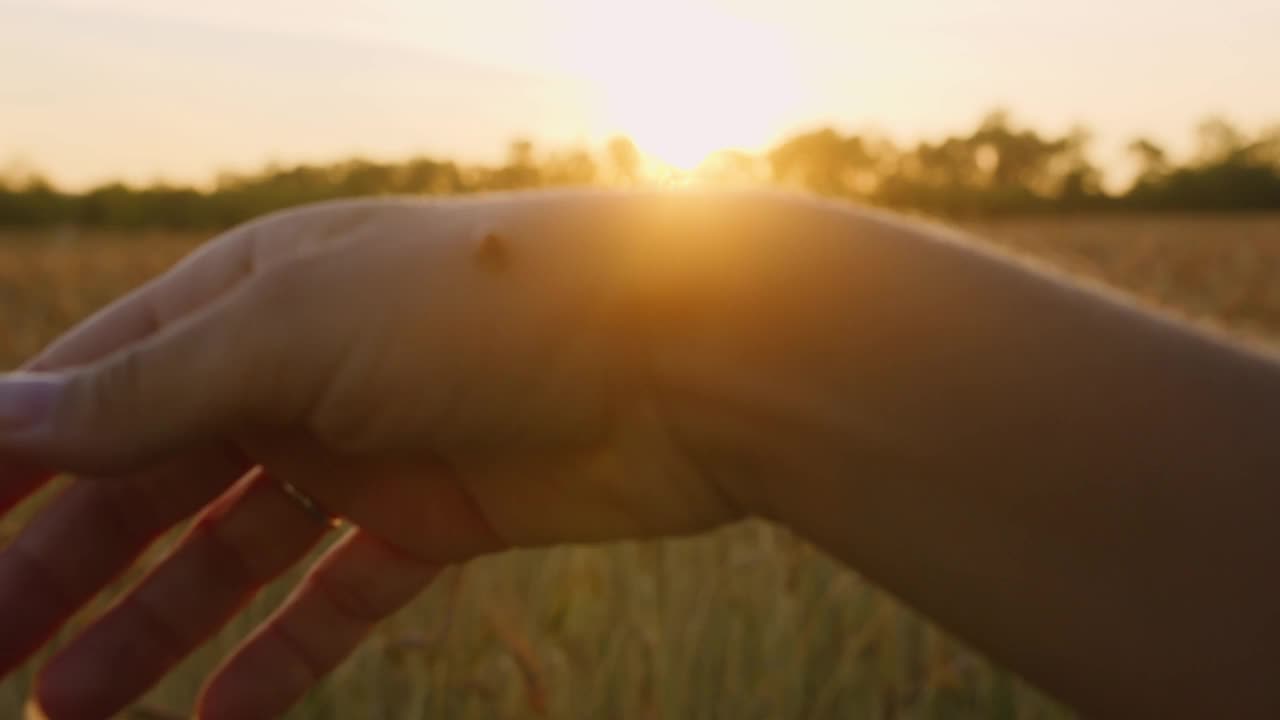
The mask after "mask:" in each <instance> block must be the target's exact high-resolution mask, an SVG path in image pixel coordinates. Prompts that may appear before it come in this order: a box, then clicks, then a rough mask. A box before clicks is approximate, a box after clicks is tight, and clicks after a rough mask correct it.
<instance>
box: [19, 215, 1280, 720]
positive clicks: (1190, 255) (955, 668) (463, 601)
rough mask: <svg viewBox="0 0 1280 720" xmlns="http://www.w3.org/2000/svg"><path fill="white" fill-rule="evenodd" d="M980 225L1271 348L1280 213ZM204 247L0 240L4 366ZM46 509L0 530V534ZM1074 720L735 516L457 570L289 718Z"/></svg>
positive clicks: (145, 710)
mask: <svg viewBox="0 0 1280 720" xmlns="http://www.w3.org/2000/svg"><path fill="white" fill-rule="evenodd" d="M971 229H972V230H974V231H975V232H976V233H979V234H981V235H982V236H984V237H987V238H990V239H992V240H995V241H996V242H997V243H999V244H1001V245H1003V246H1006V247H1010V248H1013V249H1015V250H1016V251H1018V252H1022V253H1027V254H1030V255H1034V256H1038V257H1041V258H1045V259H1047V260H1049V261H1050V262H1051V263H1053V264H1056V265H1060V266H1063V267H1065V268H1067V269H1068V270H1070V271H1071V272H1073V273H1077V274H1082V275H1087V276H1091V277H1093V278H1097V279H1100V280H1103V281H1105V282H1108V283H1111V284H1115V285H1118V286H1120V287H1123V288H1126V289H1128V290H1131V291H1134V292H1136V293H1137V294H1138V295H1140V296H1141V297H1143V298H1145V299H1146V300H1148V301H1151V302H1153V303H1156V304H1160V305H1162V306H1166V307H1169V308H1172V309H1175V310H1176V311H1178V312H1181V313H1184V314H1186V315H1188V316H1190V317H1192V318H1195V319H1197V320H1200V321H1207V322H1212V323H1215V324H1219V325H1223V326H1225V327H1227V328H1230V329H1232V330H1233V331H1238V332H1243V333H1246V334H1248V335H1250V336H1252V337H1255V338H1260V339H1262V340H1264V341H1268V340H1271V339H1280V217H1276V216H1232V217H1177V216H1168V215H1165V216H1161V217H1158V218H1155V217H1151V218H1144V217H1105V218H1088V217H1083V218H1078V219H1043V220H1003V221H993V222H989V223H985V224H982V225H981V226H974V227H972V228H971ZM200 240H201V238H196V237H180V236H172V235H162V234H157V235H152V236H139V235H130V236H124V235H112V234H110V233H104V232H85V233H79V232H75V231H69V230H62V231H41V232H38V233H25V234H19V233H8V234H5V233H4V232H2V231H0V366H2V367H6V368H7V367H12V366H14V365H16V364H17V363H19V362H20V361H21V360H22V359H23V358H24V357H26V356H27V355H29V354H30V353H32V352H34V351H35V350H36V349H38V348H39V347H40V346H41V345H42V344H43V343H45V342H47V341H48V340H49V339H50V338H52V337H53V336H54V335H56V334H57V333H58V332H59V331H61V330H63V329H65V328H67V327H68V326H69V325H71V324H72V323H73V322H75V321H76V320H77V319H78V318H81V317H83V316H84V315H85V314H86V313H88V312H90V311H91V310H93V309H94V308H96V307H98V306H99V305H101V304H102V303H104V302H106V301H107V300H109V299H110V298H112V297H115V296H116V295H118V294H119V293H121V292H123V291H124V290H126V289H127V288H129V287H131V286H133V285H135V284H137V283H138V282H140V281H142V280H143V279H145V278H147V277H149V276H151V275H153V274H155V273H157V272H159V271H161V270H162V269H163V268H165V267H166V266H168V265H169V264H171V263H172V262H173V261H174V260H175V259H177V258H178V257H180V256H181V255H182V254H183V253H185V252H186V251H187V250H189V249H190V248H191V247H192V246H193V245H194V244H196V243H197V242H199V241H200ZM38 504H39V499H38V498H37V499H36V500H35V501H33V502H31V503H28V504H27V505H25V506H23V507H21V508H19V509H18V511H16V512H15V513H13V515H12V516H11V517H9V518H6V519H5V520H3V521H0V540H3V538H6V537H9V536H11V535H12V534H13V533H14V532H15V531H16V528H17V527H18V526H19V525H20V522H21V518H22V517H24V516H26V515H29V513H30V512H33V511H34V510H35V509H36V507H37V506H38ZM160 545H161V546H160V547H157V548H156V550H155V552H153V553H152V554H151V556H149V557H150V560H153V559H154V557H155V556H156V555H157V554H158V553H159V552H162V551H163V545H164V542H162V543H160ZM147 562H148V561H144V562H143V563H142V565H144V566H145V565H146V563H147ZM127 581H128V579H127V578H126V579H125V580H124V581H122V583H121V585H122V587H123V586H124V584H125V583H127ZM286 583H287V579H286ZM285 586H286V585H285V584H283V583H277V584H276V585H274V586H272V587H270V588H268V589H267V590H266V591H265V592H264V593H263V595H262V596H261V597H260V598H259V599H258V601H257V602H255V603H254V604H253V605H251V606H250V607H249V608H247V609H246V610H245V611H244V613H243V614H242V616H240V617H239V618H237V619H236V620H235V621H234V622H233V623H232V626H231V627H230V628H229V629H228V630H227V631H226V632H224V633H223V634H222V635H220V636H219V637H218V638H217V639H215V640H214V641H213V642H212V643H211V644H210V646H209V647H207V648H206V649H205V650H203V651H201V652H199V653H197V654H196V655H195V656H193V657H192V658H190V659H189V660H188V661H187V662H186V663H185V664H184V665H183V666H182V667H181V668H180V669H179V670H178V671H176V672H175V673H173V674H172V676H171V677H170V678H169V679H168V680H166V681H165V682H164V683H163V684H162V685H161V686H159V687H158V688H156V689H155V691H153V692H152V693H151V694H150V695H149V696H148V697H147V698H146V700H145V702H144V703H142V705H141V706H139V707H138V708H136V709H135V710H133V711H131V713H130V714H128V715H126V717H136V718H169V717H172V718H179V717H183V716H184V713H185V712H186V710H187V709H188V707H189V705H190V702H191V700H192V698H193V696H194V693H195V692H196V690H197V689H198V687H199V685H200V682H201V680H202V678H203V676H204V674H205V672H207V671H208V670H209V669H210V668H211V667H212V665H213V663H214V662H215V661H216V659H217V658H218V657H219V656H220V654H221V653H222V652H223V651H225V650H226V649H228V648H229V647H230V646H231V644H232V643H233V642H234V641H235V638H237V637H238V636H240V635H241V634H243V633H244V632H245V631H246V630H247V629H248V628H249V627H250V626H251V625H252V624H253V623H254V622H255V621H256V620H257V619H260V618H262V617H263V616H265V614H266V613H267V612H268V611H269V609H270V608H271V607H272V605H273V603H274V602H275V601H276V600H277V599H279V598H280V597H281V594H282V592H283V590H284V587H285ZM109 601H110V597H109V594H108V596H107V597H103V598H100V600H99V603H98V606H97V607H99V608H100V607H101V605H102V604H103V603H105V602H109ZM92 612H93V609H92V608H91V609H90V610H89V611H87V612H86V613H85V614H84V615H85V617H88V616H90V615H91V613H92ZM83 620H84V618H80V619H77V620H76V621H74V622H73V623H72V627H74V626H75V625H77V624H82V623H83ZM34 667H35V665H34V663H33V664H32V665H29V666H28V667H27V668H25V669H23V670H22V671H20V672H18V673H17V674H16V675H15V676H13V677H10V678H9V679H7V680H5V681H4V682H3V683H0V718H9V717H15V718H16V717H20V716H21V708H22V705H23V701H24V698H25V696H26V693H27V689H28V687H29V683H30V680H31V675H32V672H33V670H34ZM1116 681H1117V682H1124V679H1123V678H1117V679H1116ZM1064 715H1066V713H1064V712H1063V711H1062V710H1061V709H1059V708H1057V707H1056V706H1054V705H1053V704H1052V703H1051V702H1049V701H1047V700H1045V699H1044V698H1043V697H1041V696H1040V695H1038V694H1037V693H1036V692H1035V691H1033V690H1031V689H1029V688H1028V687H1026V686H1025V685H1024V684H1022V683H1021V682H1020V681H1018V680H1017V679H1016V678H1015V677H1014V676H1012V675H1011V674H1009V673H1007V672H1005V671H1004V670H1002V669H1000V668H998V667H994V666H992V665H991V664H989V663H987V662H985V661H984V660H983V659H982V658H981V657H979V656H978V655H976V654H974V653H972V652H970V651H969V650H967V649H966V647H965V646H964V645H963V644H962V643H958V642H956V641H955V640H953V639H951V638H949V637H948V636H947V635H945V634H944V633H942V632H940V631H939V630H937V629H936V628H934V627H933V626H931V625H930V624H928V623H927V622H925V621H923V620H922V619H921V618H919V617H918V616H916V615H915V614H914V613H912V612H910V611H909V610H907V609H905V608H904V607H903V606H901V605H900V604H898V603H897V602H895V601H894V600H893V599H892V598H891V597H889V596H887V595H886V594H884V593H882V592H880V591H878V590H876V589H875V588H874V587H872V586H871V585H869V584H868V583H867V582H865V581H863V580H862V579H861V578H860V577H859V576H858V575H857V574H856V573H854V572H851V571H849V570H847V569H844V568H842V567H840V566H838V565H837V564H835V563H833V562H832V561H830V560H829V559H827V558H825V557H824V556H823V555H822V554H821V553H819V552H817V551H815V550H814V549H812V548H811V547H809V546H808V545H806V544H805V543H803V542H800V541H798V540H796V539H795V538H793V537H791V536H790V535H789V534H787V533H786V532H784V531H782V530H779V529H777V528H773V527H769V526H766V525H763V524H760V523H745V524H742V525H739V526H735V527H731V528H726V529H724V530H722V531H720V532H718V533H716V534H714V535H711V536H707V537H703V538H698V539H693V540H679V541H666V542H653V543H636V544H620V545H614V546H609V547H602V548H582V547H564V548H556V549H551V550H546V551H538V552H529V551H523V552H519V553H511V554H507V555H503V556H499V557H493V558H487V559H484V560H482V561H479V562H476V563H474V564H472V565H469V566H467V567H466V568H465V569H462V570H459V569H454V570H451V571H449V573H447V574H446V575H445V576H444V577H443V578H442V579H441V580H440V581H439V582H438V583H437V584H436V586H435V587H433V588H432V589H431V590H430V591H428V592H427V593H426V594H424V595H423V596H422V597H421V598H420V599H419V600H418V601H417V602H415V603H414V604H413V605H411V606H410V607H409V608H407V609H406V610H405V611H404V612H402V613H401V614H400V615H398V616H397V617H396V618H395V619H393V620H392V621H391V622H388V623H387V624H385V625H384V626H383V627H381V628H380V629H379V630H378V631H377V632H376V633H375V634H374V635H373V637H371V638H370V639H369V641H368V642H367V643H366V644H365V645H364V646H363V647H362V648H361V649H360V650H359V651H358V652H357V653H356V655H355V656H354V657H353V658H352V659H351V660H350V661H349V662H348V663H346V664H345V665H344V666H342V667H341V668H340V669H339V670H338V671H337V672H336V673H335V674H334V675H333V676H332V678H331V679H330V681H329V682H328V683H327V684H326V685H325V686H324V687H322V688H320V689H319V690H317V691H316V692H314V693H313V694H312V695H311V696H310V697H308V698H307V699H306V700H305V701H304V703H303V704H301V705H300V706H299V707H298V708H296V710H295V712H294V713H293V714H292V717H297V718H388V719H391V718H395V719H400V718H495V717H496V718H525V717H550V718H639V719H649V718H654V719H657V718H733V719H738V718H742V719H744V720H746V719H751V718H760V719H761V720H764V719H766V718H863V717H867V718H898V717H910V718H917V717H924V718H928V717H942V718H965V717H982V718H1052V717H1061V716H1064Z"/></svg>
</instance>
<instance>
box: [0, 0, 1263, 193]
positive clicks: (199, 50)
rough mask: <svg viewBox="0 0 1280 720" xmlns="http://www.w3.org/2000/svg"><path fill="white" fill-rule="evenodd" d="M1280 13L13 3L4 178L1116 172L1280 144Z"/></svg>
mask: <svg viewBox="0 0 1280 720" xmlns="http://www.w3.org/2000/svg"><path fill="white" fill-rule="evenodd" d="M1277 37H1280V3H1277V2H1275V0H1217V1H1216V2H1213V3H1176V2H1167V1H1162V2H1155V1H1152V0H1110V1H1102V0H1075V1H1074V2H1071V3H1053V4H1046V3H1038V2H1031V1H1030V0H1016V1H1015V0H976V1H973V2H963V1H962V0H896V1H895V2H887V1H884V0H877V1H876V2H862V1H860V0H849V1H846V2H834V1H833V2H824V1H821V0H791V1H790V2H772V1H765V0H740V1H738V0H648V1H647V2H588V1H587V0H542V1H537V0H525V1H523V2H521V1H517V0H467V1H465V2H449V3H444V2H425V1H418V2H415V1H413V0H364V2H359V3H356V2H338V1H336V0H220V1H218V2H198V3H197V2H184V1H179V0H0V168H3V167H5V166H10V167H22V166H26V167H33V168H37V169H39V170H40V171H42V172H44V173H45V174H46V175H48V176H50V177H51V178H53V179H54V180H55V181H57V182H59V183H61V184H64V185H66V186H69V187H83V186H85V185H86V184H89V183H93V182H97V181H101V180H104V179H107V178H124V179H127V180H132V181H149V180H153V179H157V178H164V179H168V180H173V181H197V182H198V181H204V180H208V179H210V178H212V177H213V176H214V173H215V172H216V171H218V170H223V169H228V170H248V169H254V168H257V167H259V166H261V165H263V164H265V163H266V162H269V161H276V162H294V161H327V160H333V159H338V158H342V157H347V156H350V155H354V154H359V155H364V156H369V157H372V158H375V159H388V160H389V159H397V158H400V157H403V156H405V155H407V154H410V153H426V154H431V155H438V156H447V157H452V158H457V159H461V160H468V161H489V160H495V159H498V158H499V157H501V153H502V151H503V148H504V147H505V145H506V143H507V141H508V140H510V139H512V138H513V137H516V136H527V137H530V138H532V139H534V140H535V141H536V142H537V143H538V144H540V145H543V146H547V147H567V146H572V145H586V146H591V147H595V146H597V145H599V144H600V143H601V142H602V141H603V140H604V139H605V138H607V137H608V136H610V135H612V134H615V133H625V134H628V135H630V136H631V137H633V138H634V140H635V141H636V143H637V144H638V145H639V146H640V148H641V149H642V150H644V151H646V152H648V153H650V154H652V155H654V156H656V157H658V158H660V159H662V160H664V161H666V162H669V163H673V164H676V165H683V166H687V165H692V164H694V163H696V162H697V161H698V159H699V158H701V157H702V156H704V155H705V154H706V153H708V152H711V151H713V150H716V149H720V148H724V147H736V148H742V149H746V150H760V149H763V148H765V147H767V146H768V145H770V144H771V143H773V142H775V141H777V140H778V139H780V138H782V137H784V136H785V135H787V134H788V133H791V132H794V131H797V130H802V129H807V128H811V127H815V126H818V125H824V124H832V125H835V126H837V127H840V128H843V129H845V130H853V129H857V128H861V127H867V126H873V127H877V128H879V129H881V130H883V131H885V132H887V133H888V134H889V135H890V136H891V137H894V138H895V139H899V140H914V139H917V138H920V137H923V136H931V135H936V134H939V133H943V132H948V131H953V130H962V129H967V128H968V127H970V126H971V125H972V124H973V123H975V122H976V121H977V120H978V119H979V118H980V117H981V116H982V115H983V114H984V112H985V111H986V110H988V109H990V108H992V107H994V106H996V105H1004V106H1007V107H1009V108H1010V109H1012V110H1013V111H1014V114H1015V118H1017V119H1020V120H1023V121H1026V122H1028V123H1030V124H1033V125H1035V126H1037V127H1041V128H1044V129H1046V130H1049V131H1061V130H1065V129H1067V128H1068V127H1069V126H1070V125H1072V124H1073V123H1087V124H1089V125H1091V126H1093V127H1094V128H1095V129H1097V130H1098V131H1099V136H1100V140H1101V142H1100V145H1099V153H1098V154H1099V157H1100V158H1101V159H1103V160H1104V161H1109V160H1112V159H1114V158H1115V157H1117V156H1118V148H1119V147H1120V146H1121V144H1122V142H1123V141H1124V140H1126V139H1128V138H1129V137H1131V136H1133V135H1135V134H1138V133H1146V134H1150V135H1154V136H1155V137H1157V138H1160V139H1162V140H1165V141H1167V142H1170V143H1171V144H1172V145H1174V147H1179V144H1178V143H1179V142H1181V141H1183V140H1184V139H1185V138H1186V137H1187V135H1188V132H1189V131H1190V129H1191V128H1192V126H1193V125H1194V124H1195V122H1196V121H1197V120H1199V119H1200V118H1202V117H1203V116H1205V115H1206V114H1208V113H1222V114H1226V115H1228V116H1230V117H1232V118H1234V119H1236V120H1238V121H1239V122H1241V123H1242V124H1243V125H1244V126H1245V127H1247V128H1251V129H1252V128H1256V127H1258V126H1260V125H1262V124H1264V123H1266V122H1275V121H1280V92H1278V91H1277V88H1280V42H1277V40H1276V38H1277Z"/></svg>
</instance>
